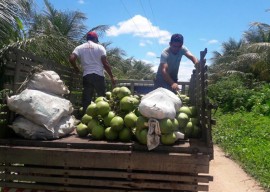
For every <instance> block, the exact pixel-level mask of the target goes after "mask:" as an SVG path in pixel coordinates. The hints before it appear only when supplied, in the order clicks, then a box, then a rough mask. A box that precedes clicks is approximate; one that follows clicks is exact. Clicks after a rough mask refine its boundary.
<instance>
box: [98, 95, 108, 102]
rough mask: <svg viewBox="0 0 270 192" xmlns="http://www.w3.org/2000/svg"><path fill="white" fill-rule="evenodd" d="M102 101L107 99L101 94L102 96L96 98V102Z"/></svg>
mask: <svg viewBox="0 0 270 192" xmlns="http://www.w3.org/2000/svg"><path fill="white" fill-rule="evenodd" d="M100 101H107V99H106V98H105V97H103V96H100V97H97V98H96V100H95V103H98V102H100Z"/></svg>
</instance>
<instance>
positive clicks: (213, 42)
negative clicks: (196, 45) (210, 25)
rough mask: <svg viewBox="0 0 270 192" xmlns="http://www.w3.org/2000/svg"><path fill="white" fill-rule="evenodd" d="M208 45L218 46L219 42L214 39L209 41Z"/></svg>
mask: <svg viewBox="0 0 270 192" xmlns="http://www.w3.org/2000/svg"><path fill="white" fill-rule="evenodd" d="M207 43H208V44H217V43H218V40H216V39H212V40H209V41H208V42H207Z"/></svg>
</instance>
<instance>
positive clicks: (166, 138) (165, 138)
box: [160, 132, 177, 145]
mask: <svg viewBox="0 0 270 192" xmlns="http://www.w3.org/2000/svg"><path fill="white" fill-rule="evenodd" d="M176 140H177V137H176V135H175V133H174V132H171V133H168V134H162V135H161V136H160V141H161V143H162V144H164V145H173V144H174V143H175V141H176Z"/></svg>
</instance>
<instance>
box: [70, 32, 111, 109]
mask: <svg viewBox="0 0 270 192" xmlns="http://www.w3.org/2000/svg"><path fill="white" fill-rule="evenodd" d="M86 38H87V42H86V43H83V44H81V45H79V46H77V47H76V48H75V49H74V51H73V52H72V54H71V55H70V57H69V62H70V63H71V65H72V66H73V67H74V69H75V70H76V71H77V72H79V71H80V70H79V68H78V66H77V64H76V60H77V58H79V59H80V63H81V65H82V69H83V95H82V97H83V101H82V105H83V113H85V111H86V109H87V107H88V106H89V105H90V103H91V101H92V98H93V95H94V90H95V91H96V92H97V95H98V96H105V90H106V89H105V77H104V69H105V71H106V72H107V73H108V75H109V76H110V78H111V82H112V85H115V79H114V77H113V74H112V70H111V66H110V65H109V63H108V60H107V57H106V50H105V48H104V47H103V46H102V45H100V44H98V42H99V41H98V35H97V34H96V33H95V32H94V31H91V32H88V33H87V37H86Z"/></svg>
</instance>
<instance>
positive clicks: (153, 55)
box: [146, 51, 156, 57]
mask: <svg viewBox="0 0 270 192" xmlns="http://www.w3.org/2000/svg"><path fill="white" fill-rule="evenodd" d="M146 55H147V56H150V57H156V54H155V53H154V52H151V51H149V52H147V53H146Z"/></svg>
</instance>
